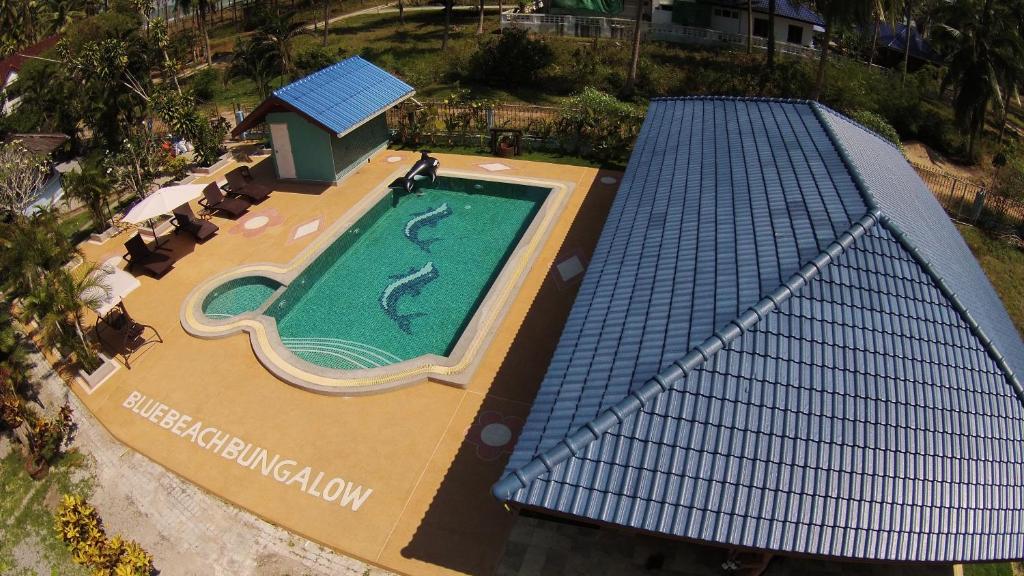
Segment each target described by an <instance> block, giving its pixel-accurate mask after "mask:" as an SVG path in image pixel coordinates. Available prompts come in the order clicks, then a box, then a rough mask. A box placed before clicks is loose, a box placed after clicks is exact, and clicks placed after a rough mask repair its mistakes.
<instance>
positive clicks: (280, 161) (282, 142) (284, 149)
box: [270, 123, 295, 179]
mask: <svg viewBox="0 0 1024 576" xmlns="http://www.w3.org/2000/svg"><path fill="white" fill-rule="evenodd" d="M270 141H271V142H272V143H273V145H274V161H275V162H276V163H277V177H278V178H292V179H294V178H295V159H294V158H292V141H291V138H290V137H289V135H288V125H287V124H279V123H272V124H271V125H270Z"/></svg>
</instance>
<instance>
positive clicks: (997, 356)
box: [811, 102, 1024, 403]
mask: <svg viewBox="0 0 1024 576" xmlns="http://www.w3.org/2000/svg"><path fill="white" fill-rule="evenodd" d="M811 110H813V111H814V114H815V115H816V116H817V118H818V122H819V123H820V124H821V126H822V128H824V130H825V134H826V135H828V137H829V139H830V140H832V145H833V146H835V147H836V151H837V152H838V153H839V158H840V159H842V161H843V164H845V165H846V170H847V171H848V172H849V173H850V176H851V177H852V178H853V183H854V185H856V186H857V189H858V190H859V191H860V193H861V196H862V197H863V199H864V203H865V204H867V206H868V209H869V210H870V211H871V212H873V213H876V214H878V219H879V221H880V222H881V224H882V226H883V227H884V228H886V229H887V230H888V231H889V232H890V233H891V234H892V235H893V236H894V237H895V238H896V241H897V242H899V243H900V246H902V247H903V249H904V250H906V251H907V252H908V253H909V254H910V255H911V256H912V257H913V258H914V260H915V261H916V262H917V264H918V265H919V266H921V269H922V270H924V272H925V274H927V275H928V277H929V278H931V279H932V281H933V282H935V285H936V286H937V287H938V289H939V292H941V293H942V295H943V296H945V297H946V299H947V300H949V303H950V305H952V306H953V309H954V310H956V311H957V313H958V314H959V315H960V317H961V318H962V319H963V320H964V322H966V323H967V327H968V328H970V330H971V332H972V333H973V334H974V336H975V337H976V338H977V339H978V341H979V342H980V343H981V345H982V347H983V348H984V349H985V351H986V352H988V355H989V357H991V358H992V360H993V361H994V362H995V363H996V365H997V366H999V368H1000V369H1001V370H1002V371H1003V376H1004V377H1005V378H1006V381H1007V382H1008V383H1009V384H1010V387H1011V388H1012V389H1013V391H1014V393H1015V394H1016V395H1017V398H1018V399H1019V400H1020V401H1021V402H1022V403H1024V383H1022V382H1021V380H1020V378H1019V377H1018V376H1017V374H1016V373H1014V371H1013V368H1012V367H1011V366H1010V365H1009V363H1007V361H1006V357H1005V356H1004V355H1003V353H1002V352H1000V351H999V348H997V347H996V343H995V342H994V341H993V340H992V339H991V338H989V336H988V334H987V333H986V332H985V329H984V328H982V327H981V325H980V324H978V321H977V320H976V319H975V318H974V315H973V314H971V312H970V310H968V309H967V305H966V304H964V302H963V300H961V299H960V297H959V296H958V295H957V293H956V292H955V291H953V289H952V287H951V286H950V285H949V284H948V283H947V282H946V280H945V278H943V277H942V276H940V275H939V273H938V271H937V270H936V269H935V267H934V266H933V265H932V263H931V261H930V260H928V258H927V257H925V255H924V254H923V253H922V252H921V251H920V250H918V249H917V246H915V245H914V244H913V243H911V242H910V238H909V237H908V236H907V234H906V233H905V232H904V231H903V229H902V228H901V227H900V226H899V224H897V223H896V222H894V221H893V220H892V219H891V218H889V217H888V216H887V215H886V214H885V213H883V212H882V210H881V208H880V207H879V206H878V203H877V202H876V201H875V197H874V196H873V195H872V193H871V190H870V189H869V187H868V185H867V183H865V182H864V179H863V178H862V177H861V174H860V171H859V170H858V169H857V165H856V163H855V162H853V161H852V160H851V159H850V157H849V154H848V153H847V151H846V148H844V147H843V145H842V144H841V142H840V139H839V138H838V137H837V136H836V134H835V131H834V130H833V128H832V126H831V125H830V124H829V123H828V122H827V121H826V120H825V118H824V117H823V116H822V115H823V114H824V113H825V111H830V112H832V113H833V114H835V115H836V116H838V117H839V118H841V119H843V120H845V121H847V122H850V123H852V124H854V125H855V126H857V127H858V128H861V129H862V130H864V131H866V132H868V133H869V134H871V135H872V136H874V137H875V138H877V139H878V140H881V141H882V142H885V143H886V144H889V145H890V146H892V147H893V148H895V149H896V150H899V148H898V147H896V146H895V145H894V144H893V143H892V142H889V141H888V140H886V139H885V138H884V137H882V136H880V135H879V134H878V133H877V132H875V131H873V130H871V129H870V128H866V127H864V126H863V125H862V124H860V123H859V122H857V121H855V120H852V119H850V118H847V117H846V116H844V115H842V114H840V113H839V112H836V111H834V110H832V109H831V108H828V107H826V106H823V105H821V104H820V103H818V102H814V103H812V104H811ZM901 154H902V153H901ZM915 174H916V172H915Z"/></svg>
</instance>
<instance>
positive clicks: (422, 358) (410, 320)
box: [182, 172, 566, 391]
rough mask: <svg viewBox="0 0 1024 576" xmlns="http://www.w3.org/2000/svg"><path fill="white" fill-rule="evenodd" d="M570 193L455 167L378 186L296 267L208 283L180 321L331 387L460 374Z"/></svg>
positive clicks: (296, 376)
mask: <svg viewBox="0 0 1024 576" xmlns="http://www.w3.org/2000/svg"><path fill="white" fill-rule="evenodd" d="M565 191H566V185H565V184H559V183H551V182H537V181H522V180H520V181H510V180H507V179H496V178H494V179H491V178H480V177H479V176H476V175H474V176H473V177H466V176H464V175H459V174H452V173H445V172H442V175H441V176H439V177H438V179H437V181H436V182H435V183H433V184H429V185H427V184H424V185H423V186H422V187H419V188H417V191H416V194H405V193H402V194H400V195H396V194H395V193H394V192H392V191H389V190H387V189H384V190H382V191H378V193H376V194H371V195H370V197H369V198H368V199H367V200H366V201H364V202H363V205H362V206H361V207H359V206H357V208H354V209H353V213H352V214H346V216H345V217H342V219H341V221H339V223H338V225H337V226H335V227H334V230H333V234H327V235H325V236H327V240H326V241H324V242H321V243H319V244H318V245H317V246H314V247H313V249H312V250H311V251H309V252H307V253H304V254H303V255H301V256H300V257H299V258H297V259H296V260H297V261H296V262H295V263H293V265H290V266H286V267H283V268H282V267H274V266H272V265H254V266H244V267H241V268H239V269H237V270H234V271H231V272H228V273H225V274H222V275H219V276H218V277H216V278H214V279H211V280H210V281H208V282H206V283H204V285H203V286H200V287H199V288H198V289H197V291H194V294H193V295H192V297H190V298H189V299H186V306H185V307H183V314H182V324H183V326H185V328H186V330H188V331H189V332H190V333H193V334H194V335H197V336H202V337H217V336H223V335H227V334H231V333H236V332H238V331H239V330H247V331H250V333H251V336H252V340H253V348H254V350H255V351H256V354H257V357H259V358H260V360H261V361H262V362H263V363H264V365H266V366H267V367H268V368H270V369H271V371H272V372H274V373H275V374H276V375H278V376H279V377H281V378H283V379H285V380H286V381H289V382H292V383H296V384H299V385H304V386H305V385H310V386H309V387H313V388H314V389H318V390H321V391H324V388H326V389H327V390H345V391H352V390H357V389H358V390H360V391H361V390H363V388H366V389H375V388H376V387H389V386H390V385H395V384H396V383H399V382H405V381H410V380H414V379H416V377H418V378H419V379H422V375H423V374H424V373H426V374H431V373H433V374H435V375H439V376H441V375H443V376H448V377H451V376H456V375H458V373H460V372H464V371H465V368H466V367H467V366H468V365H471V364H473V362H474V359H472V358H467V357H466V356H467V355H468V354H470V353H472V352H475V351H477V350H478V349H479V341H480V340H481V338H482V337H483V336H486V329H487V328H489V327H490V325H491V324H492V323H493V320H494V318H493V317H494V316H496V313H498V312H500V311H501V310H500V309H501V308H502V307H503V306H504V305H505V304H506V303H507V299H508V296H509V292H510V289H511V288H514V286H511V285H510V283H511V284H516V283H517V282H518V280H520V279H521V275H522V273H523V272H524V271H525V270H526V269H527V264H528V262H529V260H531V259H532V258H533V257H534V256H535V254H534V253H535V251H536V247H537V244H538V243H539V242H538V240H539V238H540V237H539V236H538V234H543V233H544V232H545V231H546V230H547V228H548V227H549V226H550V224H551V222H552V221H553V214H554V212H555V211H557V208H558V207H559V206H560V205H561V201H560V199H559V198H560V197H561V196H563V195H564V193H565ZM545 213H547V214H546V216H545V217H543V218H541V215H542V214H545ZM531 238H532V239H533V240H532V241H529V239H531ZM513 261H514V262H513ZM513 263H514V264H515V266H512V264H513ZM503 275H504V276H506V278H505V279H504V281H501V279H502V276H503ZM499 285H500V286H501V287H502V289H501V290H497V291H496V290H495V287H496V286H499ZM488 300H491V301H490V302H488ZM488 311H489V312H490V313H489V314H485V313H484V312H488ZM257 326H259V327H262V328H257ZM470 328H472V329H470ZM468 329H469V330H468ZM467 334H468V335H467ZM441 379H442V380H445V381H452V383H458V382H455V380H458V378H457V377H456V378H454V379H452V378H441Z"/></svg>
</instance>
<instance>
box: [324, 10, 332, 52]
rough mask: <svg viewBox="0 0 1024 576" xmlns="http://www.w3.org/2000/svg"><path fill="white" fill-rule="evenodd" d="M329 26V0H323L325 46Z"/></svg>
mask: <svg viewBox="0 0 1024 576" xmlns="http://www.w3.org/2000/svg"><path fill="white" fill-rule="evenodd" d="M330 28H331V0H324V46H325V47H326V46H327V33H328V30H330Z"/></svg>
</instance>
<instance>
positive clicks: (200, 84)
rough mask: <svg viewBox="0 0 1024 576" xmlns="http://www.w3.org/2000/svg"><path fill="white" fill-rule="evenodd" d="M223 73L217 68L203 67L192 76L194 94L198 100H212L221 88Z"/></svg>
mask: <svg viewBox="0 0 1024 576" xmlns="http://www.w3.org/2000/svg"><path fill="white" fill-rule="evenodd" d="M221 83H222V80H221V74H220V70H218V69H217V68H203V69H202V70H200V71H199V72H196V73H195V75H194V76H192V94H193V95H194V96H195V98H196V101H197V102H210V101H212V100H213V99H214V98H216V97H217V94H218V93H220V89H221Z"/></svg>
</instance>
